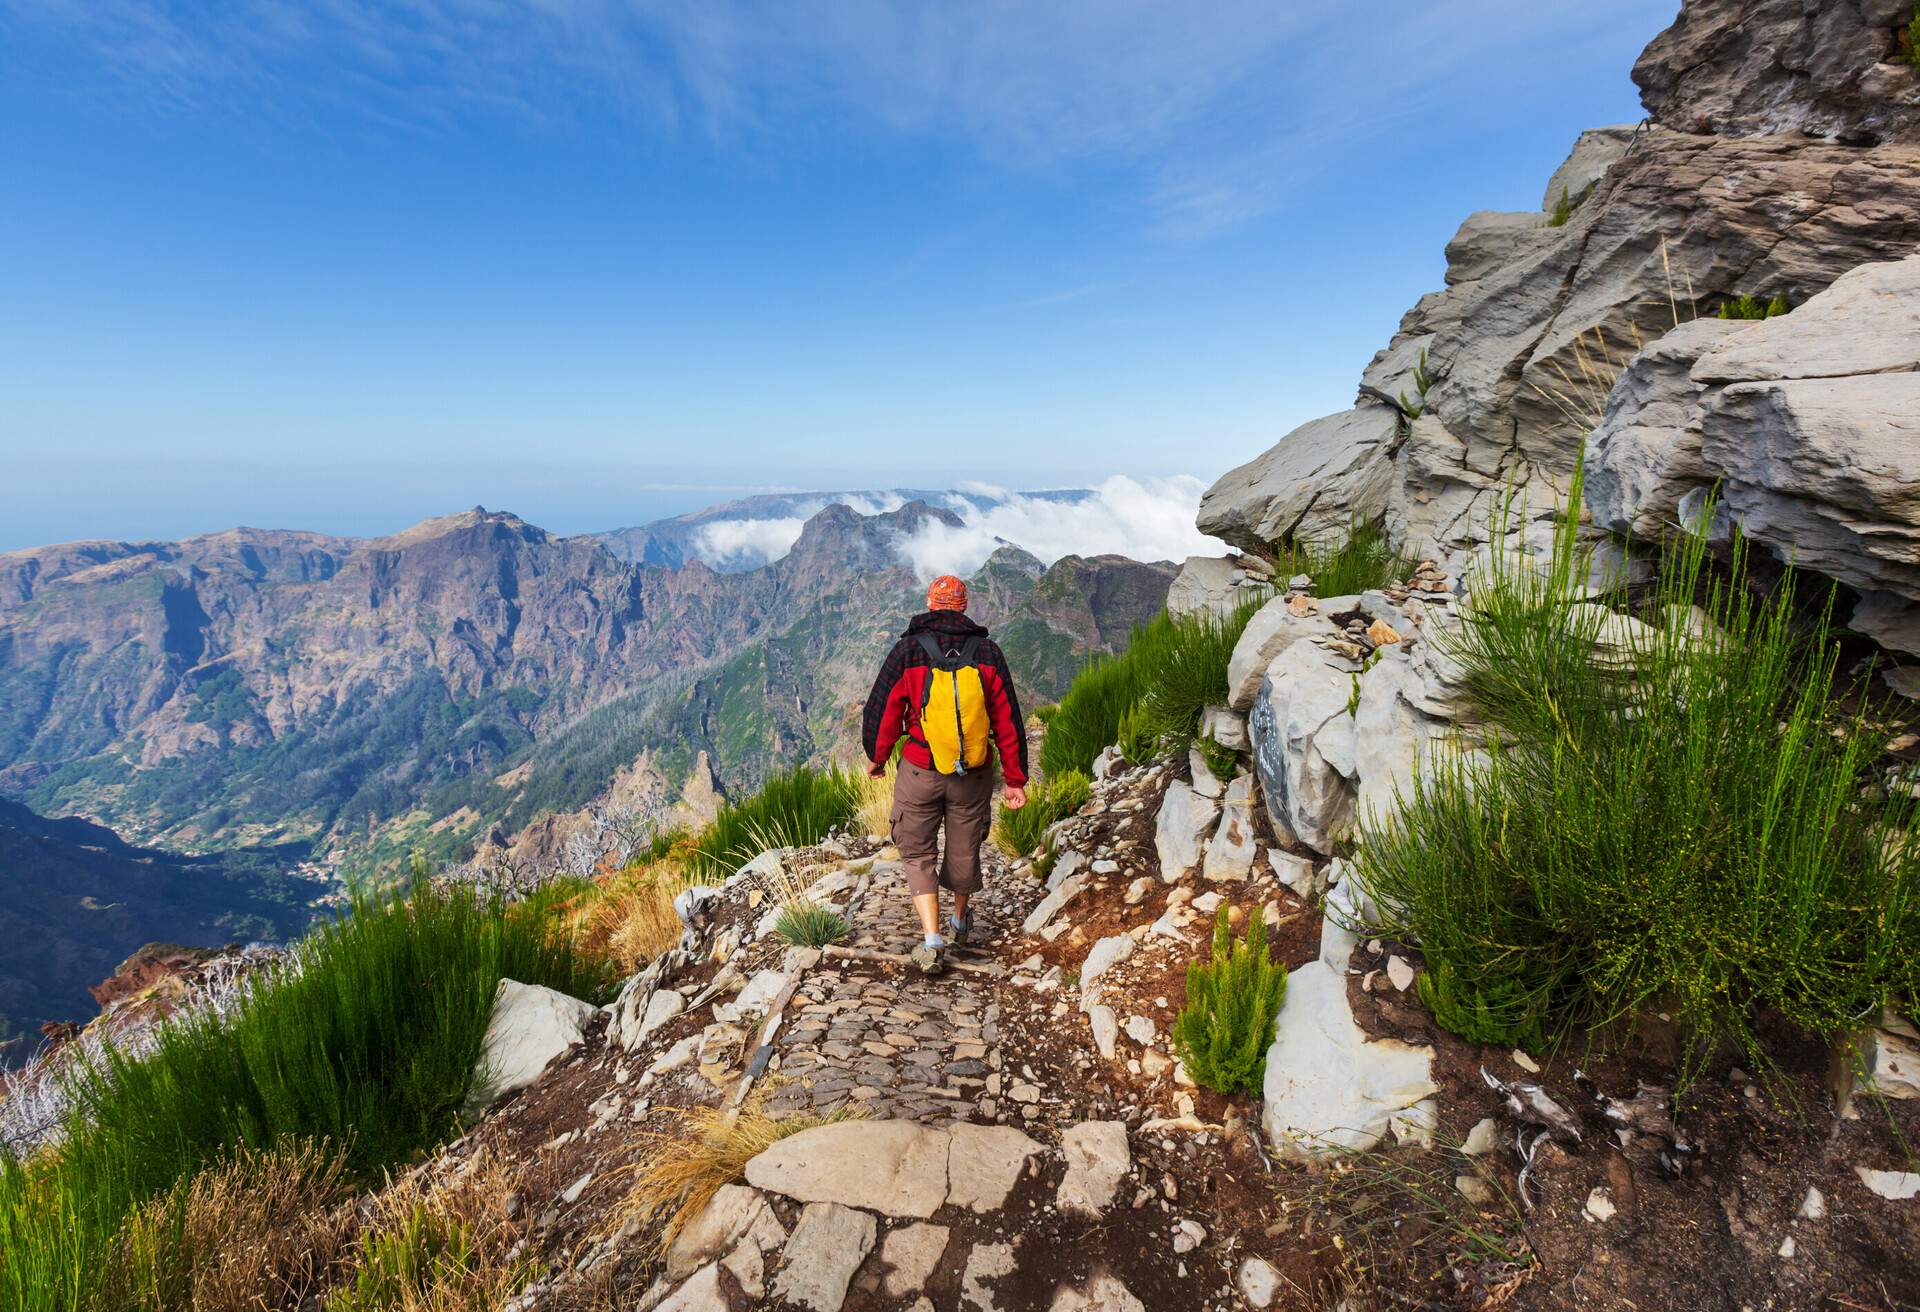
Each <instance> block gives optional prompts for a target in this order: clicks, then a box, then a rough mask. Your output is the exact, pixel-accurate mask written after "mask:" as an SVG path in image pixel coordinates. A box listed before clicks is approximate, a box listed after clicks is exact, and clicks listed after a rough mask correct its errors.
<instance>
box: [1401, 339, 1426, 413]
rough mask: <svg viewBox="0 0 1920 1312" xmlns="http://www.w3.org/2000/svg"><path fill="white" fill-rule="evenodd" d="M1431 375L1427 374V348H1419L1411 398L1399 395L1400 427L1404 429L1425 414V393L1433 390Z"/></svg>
mask: <svg viewBox="0 0 1920 1312" xmlns="http://www.w3.org/2000/svg"><path fill="white" fill-rule="evenodd" d="M1433 383H1434V378H1433V375H1432V374H1430V373H1428V372H1427V348H1426V347H1424V346H1423V347H1421V348H1420V363H1418V364H1416V365H1414V366H1413V397H1412V399H1411V400H1409V399H1408V397H1407V394H1406V393H1405V392H1402V393H1400V414H1401V421H1400V426H1401V428H1402V429H1405V428H1406V427H1407V426H1408V425H1409V424H1411V423H1412V422H1413V421H1414V420H1416V419H1418V418H1419V417H1420V416H1421V415H1423V414H1425V413H1426V412H1427V393H1428V392H1430V391H1432V390H1433Z"/></svg>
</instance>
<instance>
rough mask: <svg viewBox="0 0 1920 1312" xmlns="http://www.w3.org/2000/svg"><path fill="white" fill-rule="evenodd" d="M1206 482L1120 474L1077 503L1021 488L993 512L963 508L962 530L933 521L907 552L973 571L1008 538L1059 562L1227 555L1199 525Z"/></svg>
mask: <svg viewBox="0 0 1920 1312" xmlns="http://www.w3.org/2000/svg"><path fill="white" fill-rule="evenodd" d="M1205 490H1206V485H1205V484H1204V483H1202V482H1201V481H1200V480H1199V479H1197V478H1193V477H1191V476H1189V475H1185V474H1181V475H1176V476H1175V477H1172V478H1150V479H1133V478H1128V477H1127V476H1125V475H1124V474H1116V475H1114V476H1113V477H1112V478H1109V479H1107V480H1106V481H1105V482H1103V483H1101V484H1100V485H1099V486H1098V487H1097V488H1095V489H1093V495H1092V496H1090V497H1087V498H1085V499H1084V500H1081V501H1078V502H1072V503H1062V502H1059V501H1048V500H1043V499H1041V498H1038V497H1033V496H1027V495H1024V494H1022V493H1019V492H1012V493H1000V494H999V495H1002V496H1004V497H1005V500H1003V501H1001V502H1000V503H999V504H997V505H994V506H992V507H990V508H988V509H986V510H978V509H975V508H974V507H972V506H971V505H968V506H966V507H965V508H964V509H962V508H958V507H956V513H958V514H959V515H960V517H961V518H962V519H963V520H964V521H965V523H964V524H963V525H962V526H961V527H960V528H952V527H949V526H948V525H945V524H938V523H935V524H929V525H927V527H926V528H925V529H924V530H923V531H922V532H920V533H919V534H917V535H915V536H914V537H913V538H912V539H910V540H909V541H908V542H906V543H905V544H904V545H903V547H902V550H903V552H904V553H905V555H906V557H907V559H908V561H909V562H910V563H911V564H912V566H913V571H914V573H915V574H917V575H919V576H920V577H921V578H922V579H931V578H933V577H934V576H935V575H937V574H959V575H962V576H965V575H968V574H971V573H972V572H973V571H975V570H977V569H979V568H980V566H981V565H982V564H984V563H985V562H986V559H987V557H988V556H990V555H992V554H993V551H994V549H995V548H996V547H998V546H999V545H1000V544H1001V543H1002V542H1011V543H1013V544H1014V545H1015V546H1018V547H1022V548H1024V549H1025V550H1027V551H1030V552H1032V553H1033V554H1034V555H1035V556H1038V557H1039V558H1040V559H1041V561H1043V562H1044V563H1046V564H1049V565H1051V564H1053V562H1055V561H1056V560H1059V559H1060V558H1061V557H1062V556H1073V555H1078V556H1097V555H1107V554H1112V555H1120V556H1131V557H1132V558H1133V559H1135V560H1182V559H1185V558H1186V557H1188V556H1217V555H1220V554H1222V548H1221V545H1220V543H1219V542H1218V541H1216V540H1215V539H1213V538H1210V537H1207V536H1206V535H1205V534H1203V533H1201V532H1200V530H1198V529H1196V528H1195V527H1194V526H1193V518H1194V514H1195V512H1196V511H1197V510H1198V509H1199V507H1200V494H1201V493H1202V492H1204V491H1205Z"/></svg>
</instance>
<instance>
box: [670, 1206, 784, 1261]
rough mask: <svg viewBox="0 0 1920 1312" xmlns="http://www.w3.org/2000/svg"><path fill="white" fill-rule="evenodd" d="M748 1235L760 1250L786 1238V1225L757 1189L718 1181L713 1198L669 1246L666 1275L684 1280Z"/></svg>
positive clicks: (779, 1243)
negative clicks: (716, 1190)
mask: <svg viewBox="0 0 1920 1312" xmlns="http://www.w3.org/2000/svg"><path fill="white" fill-rule="evenodd" d="M749 1238H750V1239H753V1240H754V1241H755V1242H756V1243H757V1244H758V1245H759V1247H760V1248H761V1249H763V1250H767V1249H773V1248H778V1247H779V1246H780V1245H781V1244H783V1243H785V1242H786V1227H784V1226H782V1225H781V1224H780V1221H779V1218H778V1217H776V1216H774V1214H773V1209H772V1208H771V1207H768V1206H767V1200H766V1199H765V1198H763V1197H761V1196H760V1192H759V1190H757V1189H749V1188H747V1187H746V1186H745V1185H738V1184H724V1185H721V1186H720V1189H719V1192H717V1193H716V1194H714V1196H713V1201H711V1202H709V1203H708V1204H707V1205H706V1207H705V1208H704V1209H702V1210H701V1212H700V1214H699V1215H698V1216H696V1217H694V1218H693V1220H692V1221H690V1222H688V1223H687V1224H686V1225H685V1226H684V1227H682V1228H681V1231H680V1233H679V1234H678V1235H677V1236H675V1237H674V1241H673V1243H672V1244H671V1245H669V1246H668V1248H667V1260H666V1275H667V1279H669V1280H684V1279H686V1278H687V1277H688V1276H690V1275H692V1274H693V1273H694V1272H695V1271H697V1270H698V1269H699V1268H701V1267H703V1266H705V1265H706V1264H707V1263H709V1262H712V1261H714V1260H716V1259H717V1258H719V1257H721V1256H723V1255H724V1254H726V1253H728V1252H730V1251H732V1250H733V1248H735V1247H736V1246H737V1245H738V1244H739V1243H740V1242H741V1241H742V1240H743V1239H749Z"/></svg>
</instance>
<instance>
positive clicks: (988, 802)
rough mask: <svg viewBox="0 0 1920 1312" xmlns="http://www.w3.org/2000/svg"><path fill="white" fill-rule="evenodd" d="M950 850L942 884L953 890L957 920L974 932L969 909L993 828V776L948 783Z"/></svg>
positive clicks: (980, 774) (988, 773) (987, 774)
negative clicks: (982, 849) (982, 851)
mask: <svg viewBox="0 0 1920 1312" xmlns="http://www.w3.org/2000/svg"><path fill="white" fill-rule="evenodd" d="M946 822H947V823H946V831H947V848H946V854H945V856H944V858H943V859H942V861H941V863H940V882H941V884H943V885H944V886H945V887H947V888H949V889H951V890H953V917H954V920H955V921H956V922H957V923H958V924H960V925H961V926H963V927H965V928H967V929H971V928H972V922H971V921H970V920H969V918H968V911H967V905H968V903H969V902H970V901H971V900H972V897H973V894H974V893H976V892H978V891H979V888H980V845H981V844H982V843H984V842H986V841H987V834H988V832H989V831H990V830H991V829H992V828H993V774H992V772H991V771H988V770H981V771H979V772H977V773H974V774H969V775H965V776H958V777H955V778H952V779H949V780H948V781H947V815H946Z"/></svg>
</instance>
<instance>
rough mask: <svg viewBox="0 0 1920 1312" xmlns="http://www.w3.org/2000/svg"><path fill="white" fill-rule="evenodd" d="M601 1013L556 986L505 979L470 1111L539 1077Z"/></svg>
mask: <svg viewBox="0 0 1920 1312" xmlns="http://www.w3.org/2000/svg"><path fill="white" fill-rule="evenodd" d="M599 1014H600V1009H599V1008H598V1007H596V1006H594V1005H593V1004H592V1003H590V1002H582V1001H581V1000H580V999H578V998H572V997H568V996H567V995H566V994H564V993H561V992H559V991H557V990H555V989H550V988H544V987H542V986H541V985H539V984H522V983H521V982H520V981H519V980H513V979H503V980H501V981H500V985H499V987H498V988H497V989H495V990H494V995H493V1013H492V1015H490V1016H489V1017H488V1018H487V1033H486V1037H485V1038H484V1039H483V1040H482V1041H481V1045H480V1060H479V1061H478V1062H477V1063H476V1064H475V1066H474V1068H473V1082H472V1084H471V1086H470V1087H469V1089H468V1092H467V1112H468V1114H469V1115H472V1114H474V1113H477V1112H480V1111H483V1110H485V1109H486V1108H487V1107H489V1106H491V1105H492V1104H493V1103H495V1102H497V1101H499V1100H500V1099H501V1098H504V1097H505V1096H506V1095H508V1094H509V1093H512V1092H514V1091H515V1090H518V1089H524V1088H526V1087H527V1086H528V1085H530V1084H532V1083H534V1081H536V1080H538V1079H539V1078H540V1076H541V1074H542V1073H543V1072H545V1070H546V1069H547V1066H548V1065H549V1064H550V1063H551V1062H552V1061H553V1059H554V1058H555V1057H558V1056H560V1055H562V1054H563V1053H565V1052H567V1051H568V1050H569V1049H570V1048H572V1047H573V1046H574V1045H575V1044H577V1043H579V1042H581V1041H582V1040H583V1039H585V1038H586V1030H587V1026H588V1025H590V1024H591V1023H592V1022H593V1019H594V1017H595V1016H597V1015H599Z"/></svg>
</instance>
